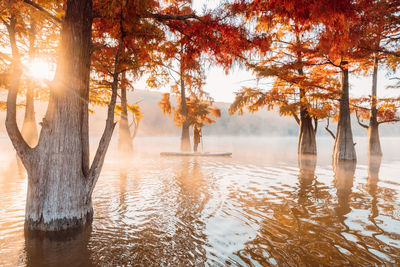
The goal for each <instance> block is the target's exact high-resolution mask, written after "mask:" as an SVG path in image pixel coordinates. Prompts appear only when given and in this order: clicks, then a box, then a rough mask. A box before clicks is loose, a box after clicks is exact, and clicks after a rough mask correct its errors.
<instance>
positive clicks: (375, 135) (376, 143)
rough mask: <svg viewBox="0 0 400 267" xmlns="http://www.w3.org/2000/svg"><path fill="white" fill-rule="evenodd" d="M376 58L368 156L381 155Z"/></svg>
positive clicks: (375, 62)
mask: <svg viewBox="0 0 400 267" xmlns="http://www.w3.org/2000/svg"><path fill="white" fill-rule="evenodd" d="M378 64H379V61H378V58H377V57H375V61H374V72H373V76H372V94H371V113H370V121H369V127H368V156H369V157H376V156H378V157H379V156H382V149H381V142H380V140H379V124H378V118H377V114H378V110H377V108H376V105H377V100H376V95H377V86H378Z"/></svg>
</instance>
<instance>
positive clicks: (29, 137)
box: [21, 19, 38, 147]
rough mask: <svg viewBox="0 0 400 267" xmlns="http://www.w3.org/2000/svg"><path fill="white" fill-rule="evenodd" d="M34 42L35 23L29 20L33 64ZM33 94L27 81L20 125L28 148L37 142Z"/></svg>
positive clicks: (30, 57)
mask: <svg viewBox="0 0 400 267" xmlns="http://www.w3.org/2000/svg"><path fill="white" fill-rule="evenodd" d="M35 42H36V31H35V23H34V22H33V21H32V19H31V25H30V29H29V61H30V62H33V60H34V59H35V56H36V49H35ZM34 96H35V92H34V89H33V87H32V83H31V82H30V81H28V84H27V90H26V106H25V117H24V122H23V124H22V131H21V134H22V136H23V137H24V139H25V141H26V142H27V143H28V145H29V146H30V147H34V146H36V144H37V142H38V130H37V125H36V118H35V102H34Z"/></svg>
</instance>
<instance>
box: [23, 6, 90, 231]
mask: <svg viewBox="0 0 400 267" xmlns="http://www.w3.org/2000/svg"><path fill="white" fill-rule="evenodd" d="M91 17H92V1H90V0H85V1H79V0H70V1H68V2H67V11H66V16H65V21H64V24H63V29H62V32H61V56H60V60H59V62H58V66H57V71H56V76H55V81H54V87H53V88H52V90H51V92H50V99H49V105H48V109H47V112H46V115H45V117H44V118H43V122H42V130H41V133H40V139H39V144H38V147H37V148H36V151H35V152H36V153H35V154H36V156H35V164H34V168H27V171H28V176H29V183H28V196H27V202H26V215H25V220H26V225H27V226H28V228H29V229H38V230H44V231H49V230H50V231H52V230H53V231H54V230H61V229H67V228H73V227H77V226H81V225H84V224H85V223H86V222H87V221H89V220H90V219H91V218H92V214H93V208H92V202H91V196H90V195H88V194H87V189H86V186H85V182H86V177H85V174H84V167H83V166H84V165H86V164H88V163H87V162H84V158H83V156H84V150H85V149H88V148H87V147H86V146H87V145H88V142H86V141H84V140H83V139H85V138H86V136H84V135H83V133H84V132H83V131H82V130H83V124H84V123H85V119H84V118H85V112H87V110H83V109H82V106H85V103H86V101H87V99H85V98H84V96H85V95H86V94H87V90H88V87H87V85H88V78H89V70H90V44H91V42H90V40H91V25H92V19H91Z"/></svg>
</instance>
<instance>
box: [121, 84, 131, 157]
mask: <svg viewBox="0 0 400 267" xmlns="http://www.w3.org/2000/svg"><path fill="white" fill-rule="evenodd" d="M122 79H124V78H122ZM121 106H122V112H121V120H120V122H119V137H118V151H119V152H121V153H123V154H131V153H132V151H133V145H132V138H131V133H130V130H129V123H128V107H127V98H126V86H121Z"/></svg>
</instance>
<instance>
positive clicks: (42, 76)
mask: <svg viewBox="0 0 400 267" xmlns="http://www.w3.org/2000/svg"><path fill="white" fill-rule="evenodd" d="M28 76H30V77H32V78H35V79H38V80H51V79H52V78H53V76H54V70H53V69H52V68H51V66H50V64H49V63H48V62H46V61H44V60H41V59H36V60H34V61H33V62H31V63H29V64H28Z"/></svg>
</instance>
